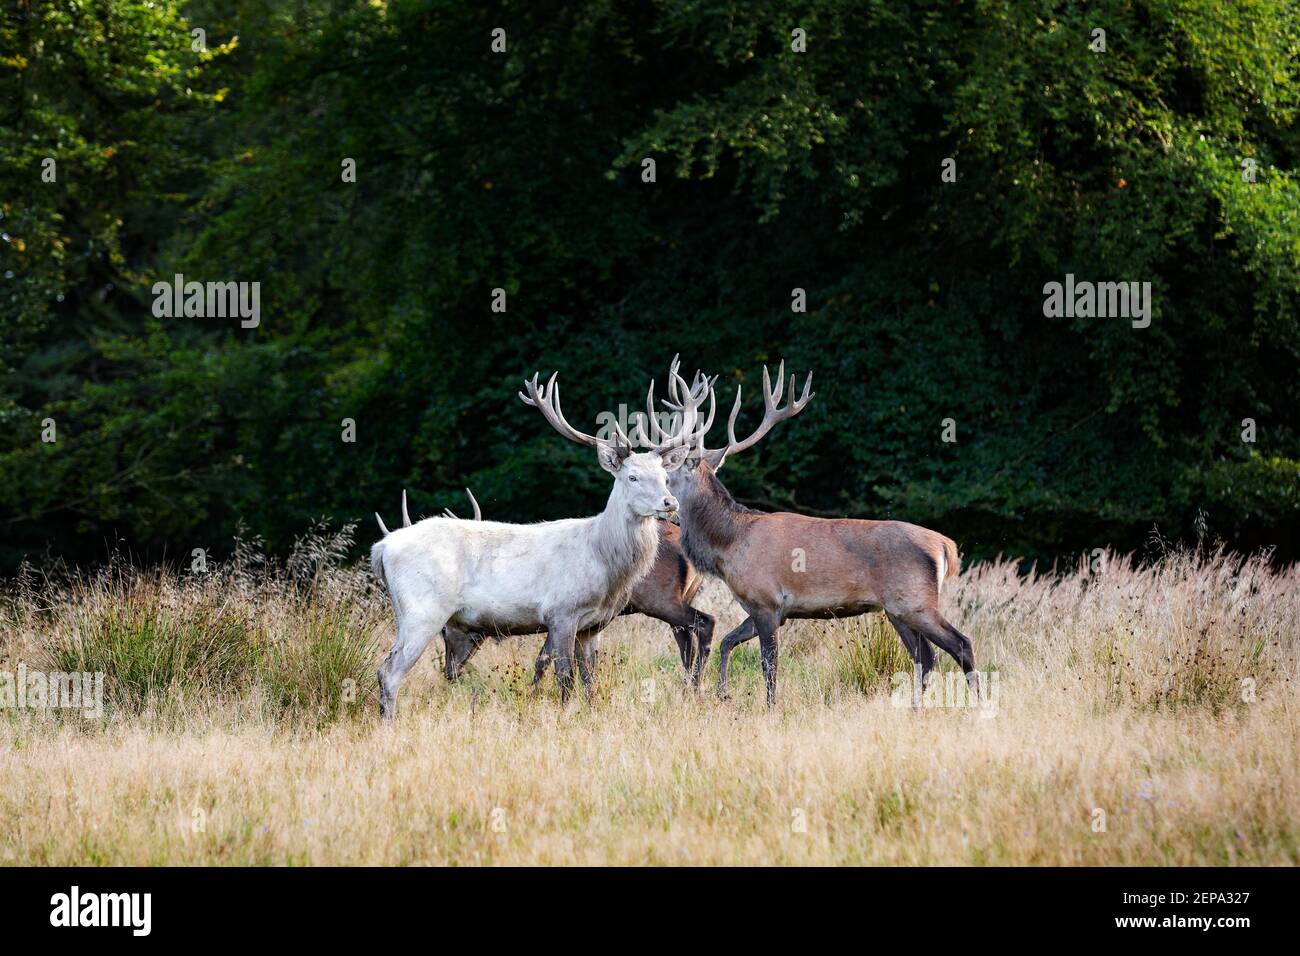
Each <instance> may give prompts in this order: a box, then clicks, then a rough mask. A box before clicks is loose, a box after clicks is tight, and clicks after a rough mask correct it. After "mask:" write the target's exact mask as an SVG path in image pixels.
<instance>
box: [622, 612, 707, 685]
mask: <svg viewBox="0 0 1300 956" xmlns="http://www.w3.org/2000/svg"><path fill="white" fill-rule="evenodd" d="M638 610H640V612H641V613H642V614H645V615H647V616H648V617H653V618H656V619H658V620H660V621H663V622H665V623H666V624H668V625H669V626H671V627H672V630H673V640H674V641H676V642H677V653H678V655H679V656H680V657H681V659H682V669H683V670H684V671H685V672H686V677H687V679H688V680H690V681H691V683H692V684H693V685H694V686H695V687H697V688H698V687H699V686H700V676H701V674H702V673H703V671H704V662H705V661H706V660H708V659H709V648H710V645H712V643H713V618H712V617H711V616H710V615H708V614H705V613H704V612H703V611H697V610H696V609H695V608H693V607H691V606H690V605H689V604H673V605H671V606H668V607H660V608H655V609H653V610H651V609H649V608H638Z"/></svg>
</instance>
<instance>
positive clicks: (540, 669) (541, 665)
mask: <svg viewBox="0 0 1300 956" xmlns="http://www.w3.org/2000/svg"><path fill="white" fill-rule="evenodd" d="M554 659H555V645H554V644H553V643H552V641H551V635H550V632H549V631H548V632H547V634H546V640H545V641H543V642H542V649H541V650H540V651H538V652H537V663H536V664H534V665H533V684H532V689H533V690H536V689H537V685H538V684H540V683H541V682H542V675H543V674H545V673H546V668H547V667H549V666H550V664H551V661H553V660H554Z"/></svg>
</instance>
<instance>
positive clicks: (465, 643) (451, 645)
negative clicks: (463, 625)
mask: <svg viewBox="0 0 1300 956" xmlns="http://www.w3.org/2000/svg"><path fill="white" fill-rule="evenodd" d="M442 640H443V643H444V645H445V650H446V657H445V659H444V660H443V673H444V674H446V675H447V680H455V679H456V678H458V677H460V675H461V671H463V670H464V669H465V665H466V664H468V663H469V660H470V658H471V657H473V656H474V655H475V654H477V653H478V649H479V648H480V647H482V646H483V641H484V638H483V635H482V634H481V633H480V632H478V631H462V630H460V629H459V628H455V627H452V626H451V625H450V624H449V625H447V626H446V627H444V628H443V629H442Z"/></svg>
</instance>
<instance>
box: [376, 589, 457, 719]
mask: <svg viewBox="0 0 1300 956" xmlns="http://www.w3.org/2000/svg"><path fill="white" fill-rule="evenodd" d="M445 623H446V618H445V616H444V617H442V618H439V617H437V616H429V615H425V614H421V615H409V616H407V617H405V618H403V619H402V620H401V621H399V622H398V625H397V640H396V641H395V642H394V643H393V649H392V650H391V651H389V652H388V656H387V657H386V658H384V662H383V663H382V664H380V665H379V716H380V717H383V718H384V719H385V720H391V719H392V718H393V716H394V715H395V714H396V713H397V689H398V688H399V687H401V686H402V681H403V680H404V679H405V678H406V673H407V671H409V670H410V669H411V668H412V667H414V666H415V662H416V661H418V660H419V659H420V655H421V654H423V653H424V649H425V648H426V647H428V646H429V642H430V641H431V640H433V638H434V635H436V634H437V633H438V632H439V631H441V630H442V625H443V624H445Z"/></svg>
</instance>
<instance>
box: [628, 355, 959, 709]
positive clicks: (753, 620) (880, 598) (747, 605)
mask: <svg viewBox="0 0 1300 956" xmlns="http://www.w3.org/2000/svg"><path fill="white" fill-rule="evenodd" d="M784 380H785V363H784V362H782V363H781V368H780V371H779V372H778V373H777V387H776V389H775V391H774V390H773V388H772V383H771V379H770V378H769V376H768V372H767V368H766V367H764V369H763V405H764V413H763V420H762V422H761V423H760V424H759V426H758V428H757V430H755V431H754V433H753V434H752V435H750V436H749V437H748V438H746V439H744V440H743V441H738V440H737V439H736V428H735V426H736V416H737V414H738V413H739V411H740V389H739V387H738V388H737V389H736V401H735V404H734V405H733V407H732V410H731V415H730V418H729V419H728V422H727V444H726V445H724V446H723V447H721V448H717V449H712V450H710V449H707V448H705V447H704V436H705V434H706V433H707V432H708V429H709V426H710V425H711V424H712V422H713V411H714V409H715V408H716V401H715V398H714V394H713V388H712V384H713V383H712V381H711V380H709V379H707V378H706V377H704V376H702V375H700V374H699V373H696V377H695V381H694V383H693V384H692V385H690V386H688V385H687V384H686V382H685V381H684V380H683V379H682V378H681V377H680V376H679V375H678V374H677V370H676V366H675V364H674V368H673V370H672V372H671V373H670V375H669V393H670V395H671V397H672V398H673V399H674V400H675V401H667V400H665V402H664V404H665V405H667V406H668V407H669V408H671V409H674V410H675V411H678V412H680V413H682V417H683V419H684V421H685V422H686V424H687V425H690V426H692V427H693V423H694V422H695V421H696V420H697V419H698V417H699V416H698V410H699V407H700V406H701V404H702V403H703V401H704V397H705V396H706V395H707V396H708V397H709V402H710V412H709V419H708V421H707V422H705V423H704V425H703V426H701V427H700V428H698V429H695V430H694V431H693V433H694V436H695V438H694V442H695V449H694V451H693V453H692V455H691V456H690V458H689V459H688V460H687V462H686V464H685V465H684V466H683V467H682V468H680V469H678V470H677V471H676V472H674V473H673V474H672V475H670V476H669V480H668V487H669V489H670V490H671V491H672V493H673V494H674V495H676V496H677V499H678V501H679V502H680V512H679V513H680V516H681V522H682V547H683V549H684V550H685V551H686V556H687V557H688V558H689V559H690V561H691V563H692V564H693V565H694V566H695V567H696V568H697V569H698V570H700V571H703V572H705V573H708V574H714V575H717V576H718V577H721V578H722V579H723V581H725V582H726V584H727V586H728V587H729V588H730V589H731V592H732V593H733V594H734V595H735V597H736V600H737V601H738V602H739V603H740V605H741V607H743V608H744V609H745V611H746V612H747V613H748V615H749V617H748V618H746V619H745V621H743V622H742V623H741V624H740V625H739V626H738V627H737V628H736V629H735V630H733V631H732V632H731V633H729V634H727V635H726V637H724V638H723V639H722V643H721V645H720V646H719V649H718V667H719V674H718V693H719V695H721V696H723V697H725V696H727V662H728V658H729V657H730V656H731V651H732V650H733V649H734V648H735V646H736V645H737V644H740V643H743V642H744V641H747V640H749V639H750V638H752V637H754V636H755V635H757V636H758V639H759V645H760V651H761V660H762V667H763V677H764V681H765V683H766V685H767V702H768V705H769V706H771V705H773V704H774V703H775V701H776V664H777V630H778V629H779V628H780V626H781V624H782V623H783V622H785V621H787V620H789V619H791V618H838V617H852V616H855V615H858V614H865V613H867V612H869V611H881V610H883V611H884V612H885V614H886V615H888V617H889V620H890V621H891V622H892V623H893V625H894V628H895V630H897V631H898V634H899V637H900V638H901V639H902V641H903V643H904V645H905V646H906V647H907V650H908V653H909V654H910V655H911V656H912V659H913V661H915V663H916V667H917V670H918V672H919V676H920V680H919V681H918V682H917V687H916V690H915V691H914V700H915V699H916V697H919V694H920V690H921V689H922V688H923V687H924V685H925V682H926V681H927V680H928V678H929V674H930V670H931V668H933V666H934V652H933V650H932V649H931V647H930V644H932V643H933V644H935V645H937V646H938V647H940V648H942V649H943V650H944V651H946V652H947V653H948V654H950V655H952V657H953V659H954V660H955V661H957V663H958V665H959V666H960V667H961V669H962V671H963V672H964V673H965V675H966V680H967V682H968V683H969V684H970V686H971V689H972V691H973V692H974V693H976V694H978V693H979V680H978V677H979V675H978V674H977V672H976V670H975V652H974V650H973V648H972V647H971V642H970V639H969V638H967V637H966V635H964V634H962V633H961V632H960V631H959V630H957V628H955V627H953V626H952V625H951V624H950V623H948V621H947V620H945V618H944V616H943V614H941V613H940V611H939V594H940V591H941V589H942V587H943V582H944V581H946V580H947V579H948V578H951V577H952V576H953V575H955V574H956V573H957V571H958V566H959V558H958V555H957V545H956V544H954V543H953V541H952V540H951V539H950V538H946V537H944V536H943V535H941V534H939V533H938V532H935V531H931V530H929V529H928V528H922V527H919V526H917V525H914V524H907V523H905V522H902V521H868V520H859V519H854V518H834V519H830V518H811V517H807V516H805V515H800V514H790V513H775V514H766V513H763V512H759V511H752V510H750V509H749V508H746V507H743V506H742V505H739V504H737V503H736V501H735V500H734V499H733V498H732V497H731V495H730V494H729V493H728V492H727V489H726V488H725V487H724V486H723V484H722V482H721V481H720V480H719V479H718V476H717V471H718V469H719V468H721V467H722V465H723V463H724V462H725V461H726V460H727V458H728V456H730V455H733V454H736V453H738V452H742V451H744V450H745V449H747V448H750V447H752V446H753V445H754V444H756V443H757V442H758V441H759V440H760V439H761V438H762V437H763V436H764V435H766V434H767V433H768V431H769V430H771V428H772V426H773V425H775V424H776V423H777V422H780V421H784V420H785V419H787V418H791V417H793V416H795V415H797V414H798V413H799V412H801V411H802V410H803V409H804V407H805V406H807V404H808V402H809V401H810V400H811V398H812V394H811V392H810V391H809V389H810V388H811V386H812V375H811V374H809V376H808V379H807V381H806V382H805V384H804V389H803V394H802V395H801V396H800V397H798V398H796V397H795V396H796V390H795V379H794V376H793V375H792V376H791V377H790V397H789V401H788V403H787V404H785V405H782V404H781V400H782V395H783V393H784V390H785V381H784ZM647 406H648V411H649V412H650V415H649V418H648V422H649V425H650V429H651V431H652V433H658V432H659V431H660V429H658V428H657V427H656V425H655V414H654V412H655V409H654V383H651V386H650V392H649V395H648V397H647ZM641 437H642V438H643V439H644V438H645V437H646V436H645V435H644V433H643V434H642V435H641Z"/></svg>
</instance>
